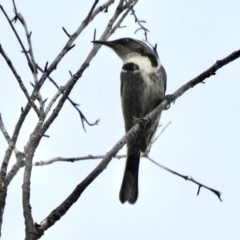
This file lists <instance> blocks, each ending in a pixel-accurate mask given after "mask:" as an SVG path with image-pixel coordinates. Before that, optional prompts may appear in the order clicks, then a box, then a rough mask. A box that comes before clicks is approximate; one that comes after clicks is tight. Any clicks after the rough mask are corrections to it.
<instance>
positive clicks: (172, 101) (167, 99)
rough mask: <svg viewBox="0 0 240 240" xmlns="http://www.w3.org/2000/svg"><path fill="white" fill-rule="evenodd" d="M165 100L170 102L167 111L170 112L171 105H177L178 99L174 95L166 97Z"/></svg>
mask: <svg viewBox="0 0 240 240" xmlns="http://www.w3.org/2000/svg"><path fill="white" fill-rule="evenodd" d="M163 100H166V101H167V102H168V104H167V106H166V108H165V110H168V109H169V108H170V106H171V103H173V104H174V103H175V100H176V97H175V96H174V95H173V94H169V95H166V96H165V97H164V98H163Z"/></svg>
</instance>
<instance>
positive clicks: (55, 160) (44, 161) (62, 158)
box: [33, 155, 126, 166]
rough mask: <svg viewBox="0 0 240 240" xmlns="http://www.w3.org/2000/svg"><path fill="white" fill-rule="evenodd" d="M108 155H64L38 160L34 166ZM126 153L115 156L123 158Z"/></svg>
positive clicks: (99, 157)
mask: <svg viewBox="0 0 240 240" xmlns="http://www.w3.org/2000/svg"><path fill="white" fill-rule="evenodd" d="M105 156H106V155H97V156H93V155H88V156H84V157H72V158H64V157H55V158H52V159H50V160H42V161H37V162H34V163H33V166H45V165H49V164H52V163H56V162H71V163H73V162H77V161H85V160H96V159H103V158H104V157H105ZM125 157H126V155H116V156H114V158H117V159H121V158H125Z"/></svg>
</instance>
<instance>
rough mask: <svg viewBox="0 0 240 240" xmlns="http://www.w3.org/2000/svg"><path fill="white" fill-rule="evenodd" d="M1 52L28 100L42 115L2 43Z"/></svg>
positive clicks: (38, 113)
mask: <svg viewBox="0 0 240 240" xmlns="http://www.w3.org/2000/svg"><path fill="white" fill-rule="evenodd" d="M0 54H1V55H2V56H3V58H4V59H5V61H6V63H7V64H8V66H9V68H10V69H11V71H12V73H13V75H14V76H15V78H16V79H17V81H18V84H19V86H20V88H21V89H22V91H23V93H24V94H25V96H26V98H27V100H28V101H29V102H30V103H31V106H32V107H33V109H34V110H35V112H36V113H37V115H38V116H39V115H41V112H40V110H39V109H38V108H37V106H36V105H35V103H34V101H33V100H32V98H31V97H30V96H29V93H28V91H27V89H26V87H25V86H24V84H23V82H22V79H21V77H20V76H19V75H18V73H17V71H16V69H15V67H14V66H13V64H12V62H11V60H10V59H9V58H8V56H7V54H6V53H5V51H4V50H3V48H2V45H1V44H0Z"/></svg>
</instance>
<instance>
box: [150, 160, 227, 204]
mask: <svg viewBox="0 0 240 240" xmlns="http://www.w3.org/2000/svg"><path fill="white" fill-rule="evenodd" d="M145 158H147V159H148V160H150V161H151V162H152V163H154V164H156V165H157V166H159V167H161V168H163V169H164V170H166V171H168V172H170V173H172V174H175V175H177V176H179V177H181V178H183V179H185V180H186V181H187V180H188V181H190V182H193V183H195V184H197V185H198V191H197V195H199V193H200V189H201V187H203V188H206V189H207V190H209V191H211V192H213V193H214V194H216V195H217V197H218V198H219V200H220V201H221V202H222V199H221V192H219V191H217V190H215V189H213V188H210V187H208V186H206V185H204V184H202V183H200V182H198V181H196V180H194V179H193V178H192V177H190V176H187V175H182V174H180V173H178V172H175V171H173V170H171V169H170V168H167V167H165V166H163V165H162V164H160V163H158V162H156V161H154V160H153V159H152V158H150V157H149V156H145Z"/></svg>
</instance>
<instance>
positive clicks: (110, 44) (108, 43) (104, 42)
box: [92, 41, 113, 48]
mask: <svg viewBox="0 0 240 240" xmlns="http://www.w3.org/2000/svg"><path fill="white" fill-rule="evenodd" d="M92 43H94V44H101V45H105V46H107V47H110V48H112V47H113V43H112V42H108V41H92Z"/></svg>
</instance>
